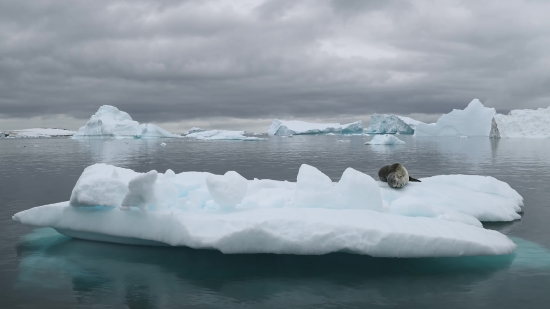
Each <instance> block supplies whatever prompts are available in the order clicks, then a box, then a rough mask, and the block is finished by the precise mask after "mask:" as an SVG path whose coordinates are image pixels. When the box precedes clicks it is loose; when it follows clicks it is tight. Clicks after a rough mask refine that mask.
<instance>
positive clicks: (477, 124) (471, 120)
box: [414, 99, 496, 136]
mask: <svg viewBox="0 0 550 309" xmlns="http://www.w3.org/2000/svg"><path fill="white" fill-rule="evenodd" d="M495 115H496V111H495V109H494V108H488V107H485V106H483V104H482V103H481V102H480V101H479V100H478V99H474V100H472V102H470V104H468V106H467V107H466V108H465V109H464V110H458V109H455V110H453V111H452V112H450V113H448V114H444V115H443V116H441V117H440V118H439V119H438V120H437V122H436V123H432V124H425V123H420V124H418V125H417V126H416V129H415V131H414V135H415V136H457V135H466V136H489V133H490V132H491V122H492V120H493V117H494V116H495Z"/></svg>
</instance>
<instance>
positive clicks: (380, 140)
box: [365, 134, 405, 145]
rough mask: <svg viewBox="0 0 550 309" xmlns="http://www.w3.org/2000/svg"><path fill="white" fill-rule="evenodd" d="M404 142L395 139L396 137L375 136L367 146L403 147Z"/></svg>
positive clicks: (387, 135) (386, 135)
mask: <svg viewBox="0 0 550 309" xmlns="http://www.w3.org/2000/svg"><path fill="white" fill-rule="evenodd" d="M403 144H405V142H404V141H402V140H400V139H399V138H397V137H395V136H394V135H389V134H384V135H375V136H374V137H373V138H372V139H371V140H370V141H368V142H366V143H365V145H403Z"/></svg>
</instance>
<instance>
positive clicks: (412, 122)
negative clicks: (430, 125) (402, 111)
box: [397, 116, 425, 130]
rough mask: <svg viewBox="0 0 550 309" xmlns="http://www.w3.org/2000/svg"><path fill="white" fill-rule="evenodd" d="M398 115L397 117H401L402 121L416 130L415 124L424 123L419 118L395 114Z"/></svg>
mask: <svg viewBox="0 0 550 309" xmlns="http://www.w3.org/2000/svg"><path fill="white" fill-rule="evenodd" d="M397 117H399V119H401V120H402V121H403V122H404V123H406V124H407V125H408V126H409V127H411V129H413V130H416V126H417V125H419V124H421V123H422V124H425V123H424V122H422V121H419V120H416V119H412V118H410V117H405V116H397Z"/></svg>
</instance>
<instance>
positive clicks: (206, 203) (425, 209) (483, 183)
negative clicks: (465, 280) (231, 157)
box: [13, 164, 523, 257]
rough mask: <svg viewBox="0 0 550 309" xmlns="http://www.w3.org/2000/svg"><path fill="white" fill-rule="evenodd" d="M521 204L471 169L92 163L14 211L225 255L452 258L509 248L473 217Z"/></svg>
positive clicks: (70, 227)
mask: <svg viewBox="0 0 550 309" xmlns="http://www.w3.org/2000/svg"><path fill="white" fill-rule="evenodd" d="M522 205H523V199H522V198H521V196H520V195H519V194H517V192H516V191H515V190H513V189H512V188H510V186H509V185H508V184H506V183H504V182H501V181H498V180H496V179H494V178H492V177H482V176H466V175H445V176H434V177H429V178H423V179H422V182H421V183H410V184H409V185H407V186H406V187H405V188H402V189H400V190H395V189H392V188H389V187H387V185H385V184H384V183H381V182H376V181H374V179H373V178H371V177H370V176H368V175H366V174H364V173H361V172H359V171H357V170H354V169H351V168H349V169H347V170H346V171H345V172H344V173H343V175H342V177H341V179H340V181H338V182H337V183H333V182H332V181H331V180H330V179H329V178H328V177H327V176H326V175H325V174H323V173H322V172H321V171H319V170H318V169H316V168H314V167H312V166H309V165H303V166H302V167H301V168H300V171H299V174H298V181H297V182H296V183H292V182H286V181H275V180H258V179H254V180H246V179H244V178H243V177H242V176H240V175H239V174H237V173H236V172H228V173H226V174H225V175H213V174H210V173H200V172H184V173H180V174H175V173H174V172H173V171H171V170H168V171H166V172H165V173H164V174H162V173H157V172H156V171H151V172H148V173H137V172H134V171H132V170H129V169H124V168H119V167H114V166H111V165H106V164H95V165H92V166H90V167H88V168H86V169H85V170H84V172H83V173H82V175H81V177H80V178H79V180H78V181H77V183H76V185H75V188H74V189H73V193H72V195H71V199H70V201H68V202H62V203H58V204H52V205H46V206H40V207H35V208H32V209H29V210H26V211H23V212H19V213H17V214H15V215H14V217H13V219H14V220H16V221H19V222H22V223H24V224H30V225H35V226H49V227H53V228H55V229H57V230H58V231H59V232H61V233H64V234H66V235H68V236H73V237H77V238H84V239H91V240H103V241H112V242H119V243H132V244H136V243H143V244H146V243H158V244H168V245H172V246H188V247H191V248H209V249H218V250H220V251H222V252H225V253H291V254H325V253H329V252H337V251H346V252H352V253H359V254H368V255H372V256H385V257H422V256H462V255H491V254H506V253H510V252H511V251H512V250H514V248H515V245H514V244H513V242H512V241H510V239H508V238H507V237H506V236H504V235H502V234H500V233H498V232H496V231H491V230H486V229H483V228H482V227H481V224H480V222H479V220H484V221H509V220H514V219H517V218H519V215H518V214H517V212H518V211H520V210H521V206H522ZM98 206H101V207H98Z"/></svg>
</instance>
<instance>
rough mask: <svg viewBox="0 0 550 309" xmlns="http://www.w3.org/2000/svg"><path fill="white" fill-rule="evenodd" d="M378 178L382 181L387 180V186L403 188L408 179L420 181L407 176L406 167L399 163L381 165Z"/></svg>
mask: <svg viewBox="0 0 550 309" xmlns="http://www.w3.org/2000/svg"><path fill="white" fill-rule="evenodd" d="M378 178H380V180H381V181H383V182H387V183H388V186H390V187H392V188H403V187H404V186H405V185H406V184H408V183H409V181H413V182H421V181H420V180H418V179H416V178H412V177H411V176H409V172H407V169H406V168H405V167H404V166H403V165H401V164H400V163H394V164H390V165H384V166H382V168H381V169H380V170H379V171H378Z"/></svg>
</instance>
